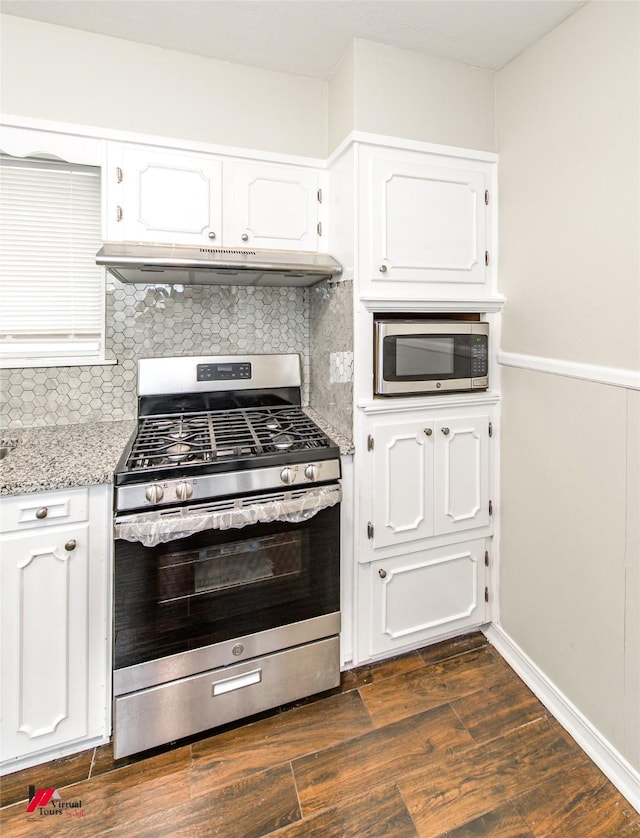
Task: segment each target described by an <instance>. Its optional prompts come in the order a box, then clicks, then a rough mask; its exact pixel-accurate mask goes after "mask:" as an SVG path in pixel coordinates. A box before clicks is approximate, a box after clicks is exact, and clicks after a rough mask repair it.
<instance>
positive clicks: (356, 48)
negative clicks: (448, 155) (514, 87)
mask: <svg viewBox="0 0 640 838" xmlns="http://www.w3.org/2000/svg"><path fill="white" fill-rule="evenodd" d="M494 117H495V114H494V73H493V72H492V71H490V70H481V69H475V68H473V67H468V66H466V65H464V64H458V63H456V62H455V61H446V60H444V59H442V58H431V57H430V56H427V55H421V54H420V53H417V52H412V51H410V50H402V49H397V48H395V47H389V46H385V45H383V44H378V43H374V42H373V41H367V40H363V39H361V38H356V39H355V40H354V41H353V42H352V45H351V47H350V49H349V51H348V52H347V53H346V55H345V57H344V58H343V60H342V62H341V64H340V67H339V68H338V71H337V72H336V74H335V76H334V78H333V79H332V80H331V82H330V84H329V149H330V150H333V149H334V148H335V147H336V146H337V145H338V143H339V142H340V141H341V140H342V139H344V137H345V136H346V135H347V134H348V133H349V131H352V130H358V131H367V132H371V133H373V134H385V135H388V136H391V137H402V138H404V139H410V140H421V141H423V142H430V143H441V144H443V145H453V146H460V147H462V148H477V149H482V150H484V151H494V150H495V118H494Z"/></svg>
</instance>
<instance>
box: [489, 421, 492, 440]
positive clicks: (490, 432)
mask: <svg viewBox="0 0 640 838" xmlns="http://www.w3.org/2000/svg"><path fill="white" fill-rule="evenodd" d="M492 436H493V422H489V437H492Z"/></svg>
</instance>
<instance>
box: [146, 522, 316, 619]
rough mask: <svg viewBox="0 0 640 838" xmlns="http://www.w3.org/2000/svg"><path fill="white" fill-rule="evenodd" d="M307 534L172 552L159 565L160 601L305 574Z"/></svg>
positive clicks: (253, 539) (262, 538) (273, 536)
mask: <svg viewBox="0 0 640 838" xmlns="http://www.w3.org/2000/svg"><path fill="white" fill-rule="evenodd" d="M302 539H303V533H301V532H290V533H286V532H285V533H277V534H276V535H268V536H262V537H260V538H250V539H245V540H243V541H235V542H232V543H230V544H220V545H216V546H209V547H200V548H199V549H197V550H193V551H181V552H178V553H170V554H169V555H165V556H163V557H162V559H161V561H160V562H159V566H158V588H159V595H158V602H159V603H164V602H172V601H175V600H178V599H183V598H185V597H190V596H197V595H199V594H209V593H215V592H217V591H224V590H227V589H229V588H236V587H243V586H247V585H252V584H256V583H258V582H263V581H265V580H268V579H270V580H278V579H282V578H284V577H287V576H289V577H290V576H293V575H295V574H298V575H299V574H301V573H302V571H303V562H302V550H303V546H302Z"/></svg>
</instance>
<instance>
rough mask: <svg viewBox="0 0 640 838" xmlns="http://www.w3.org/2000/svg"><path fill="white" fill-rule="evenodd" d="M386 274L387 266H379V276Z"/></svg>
mask: <svg viewBox="0 0 640 838" xmlns="http://www.w3.org/2000/svg"><path fill="white" fill-rule="evenodd" d="M386 272H387V266H386V265H380V273H381V274H386Z"/></svg>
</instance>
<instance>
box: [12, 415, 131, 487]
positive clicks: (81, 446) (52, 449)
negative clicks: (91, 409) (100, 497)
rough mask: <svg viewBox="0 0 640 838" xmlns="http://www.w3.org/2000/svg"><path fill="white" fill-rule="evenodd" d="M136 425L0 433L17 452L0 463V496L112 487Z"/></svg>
mask: <svg viewBox="0 0 640 838" xmlns="http://www.w3.org/2000/svg"><path fill="white" fill-rule="evenodd" d="M135 427H136V423H135V422H134V421H122V422H95V423H87V424H83V425H56V426H50V427H46V428H25V429H17V430H6V431H3V432H2V444H3V445H4V444H7V443H8V444H14V443H16V447H15V448H14V449H13V450H12V451H11V452H10V453H9V454H8V455H7V456H6V457H5V458H4V460H0V495H22V494H30V493H31V492H48V491H51V490H53V489H68V488H72V487H74V486H91V485H95V484H97V483H111V482H112V480H113V472H114V470H115V467H116V465H117V463H118V460H119V459H120V456H121V455H122V452H123V451H124V447H125V445H126V444H127V442H128V441H129V438H130V436H131V434H132V433H133V431H134V429H135Z"/></svg>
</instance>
